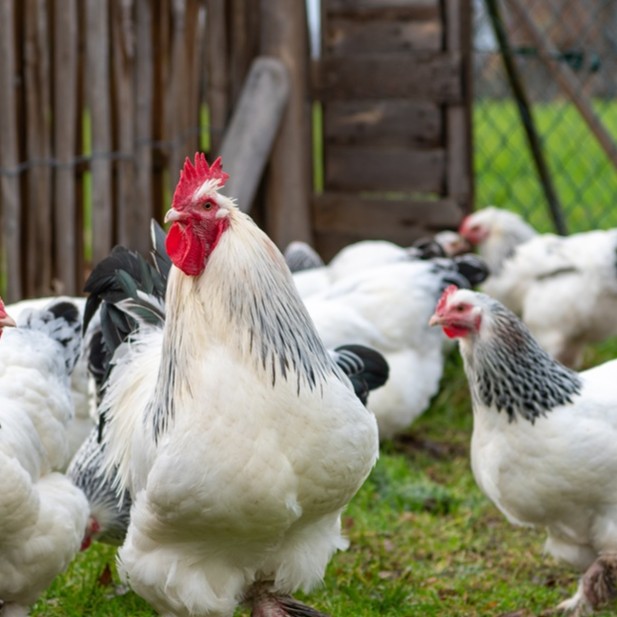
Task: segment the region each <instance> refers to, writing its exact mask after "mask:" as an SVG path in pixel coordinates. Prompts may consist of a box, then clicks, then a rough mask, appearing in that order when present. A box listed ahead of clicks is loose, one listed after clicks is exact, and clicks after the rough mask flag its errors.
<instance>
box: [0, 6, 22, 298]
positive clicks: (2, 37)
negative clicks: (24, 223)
mask: <svg viewBox="0 0 617 617" xmlns="http://www.w3.org/2000/svg"><path fill="white" fill-rule="evenodd" d="M15 44H16V43H15V4H14V3H13V2H11V1H10V0H1V1H0V109H2V113H0V143H1V144H2V148H0V167H3V168H4V172H3V173H2V174H1V175H0V192H1V196H0V197H1V199H0V201H1V203H2V229H1V230H0V234H1V237H2V241H3V242H2V243H3V245H4V253H5V256H6V266H7V285H6V294H5V297H4V300H5V302H7V303H8V302H15V301H17V300H20V299H21V298H22V295H23V293H22V292H23V287H22V278H23V272H22V263H21V238H20V234H21V212H20V204H21V190H20V186H19V182H20V178H19V174H18V173H17V166H18V165H19V136H18V124H17V122H18V115H17V101H18V100H19V97H18V96H17V95H18V88H19V83H20V82H19V80H17V79H16V78H15V73H16V71H17V58H16V53H15Z"/></svg>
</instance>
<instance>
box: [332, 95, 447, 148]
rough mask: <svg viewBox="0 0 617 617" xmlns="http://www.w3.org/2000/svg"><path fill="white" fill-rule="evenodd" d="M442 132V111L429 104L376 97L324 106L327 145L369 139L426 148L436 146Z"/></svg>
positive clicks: (359, 141)
mask: <svg viewBox="0 0 617 617" xmlns="http://www.w3.org/2000/svg"><path fill="white" fill-rule="evenodd" d="M442 133H443V122H442V111H441V109H440V107H439V106H437V105H434V104H432V103H423V102H414V101H401V100H393V101H377V100H375V101H332V102H330V103H328V104H326V105H324V140H325V141H326V144H330V143H338V144H345V143H348V144H351V143H367V142H370V143H371V144H372V145H381V146H383V145H397V146H401V147H402V146H408V147H410V148H418V147H423V148H427V147H437V146H439V145H440V144H441V141H442ZM326 147H328V145H326Z"/></svg>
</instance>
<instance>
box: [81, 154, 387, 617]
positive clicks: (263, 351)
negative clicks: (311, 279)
mask: <svg viewBox="0 0 617 617" xmlns="http://www.w3.org/2000/svg"><path fill="white" fill-rule="evenodd" d="M226 178H227V175H226V174H225V173H224V172H223V171H222V169H221V164H220V160H217V161H215V162H214V163H213V164H212V166H209V165H208V164H207V162H206V160H205V157H204V156H203V155H201V154H198V155H196V158H195V165H193V164H192V163H191V162H190V161H189V160H188V159H187V161H186V163H185V166H184V169H183V171H182V174H181V177H180V181H179V183H178V186H177V187H176V191H175V193H174V198H173V204H172V208H171V210H169V212H168V214H167V217H166V219H167V220H168V221H171V222H172V226H171V229H170V230H169V233H168V236H167V250H168V253H169V255H170V257H171V260H172V262H173V263H174V266H173V267H172V269H171V272H170V275H169V280H168V285H167V293H166V317H165V325H164V330H163V337H162V339H163V340H162V344H161V337H160V333H159V332H158V331H157V330H156V329H150V330H149V331H146V332H144V333H143V334H138V335H135V336H134V337H133V339H132V342H131V343H129V345H128V346H123V347H122V348H121V349H122V352H123V353H122V354H120V355H119V354H118V353H116V358H115V362H116V364H115V367H114V369H113V370H112V372H111V375H110V378H109V382H108V386H107V389H106V393H105V396H104V399H103V402H102V413H103V414H104V415H105V418H106V422H107V423H108V427H107V429H108V430H106V437H105V445H106V448H107V451H106V456H107V461H106V465H107V468H108V469H109V470H110V472H111V473H115V471H116V470H117V473H118V478H119V486H120V488H121V489H128V490H129V492H130V494H131V496H132V498H133V507H132V509H131V520H130V524H129V529H128V533H127V537H126V540H125V542H124V544H123V546H122V547H121V548H120V551H119V569H120V572H121V574H122V575H123V576H124V577H125V579H126V580H127V581H128V583H129V584H130V586H131V587H132V588H133V589H134V590H135V591H136V592H137V593H138V594H139V595H141V596H142V597H143V598H145V599H146V600H147V601H148V602H149V603H150V604H152V606H153V607H154V608H155V609H156V610H157V611H159V612H160V613H162V614H164V615H167V616H169V617H171V616H177V617H189V616H196V615H200V616H208V617H229V616H231V615H232V614H233V612H234V609H235V607H236V606H237V605H238V604H239V603H241V602H247V603H249V604H251V605H252V610H253V615H254V616H255V617H268V616H271V615H277V616H279V617H284V616H288V615H297V616H302V615H307V616H308V615H319V613H318V612H316V611H313V610H312V609H309V608H308V607H305V606H304V605H302V604H301V603H299V602H297V601H296V600H294V599H293V598H291V596H290V594H291V593H293V592H294V591H295V590H297V589H299V588H303V589H305V590H308V589H310V588H311V587H313V586H314V585H315V584H317V583H319V582H320V581H321V580H322V577H323V574H324V570H325V567H326V565H327V563H328V561H329V560H330V557H331V556H332V554H333V553H334V552H335V551H336V550H337V549H340V548H344V547H345V546H346V545H347V542H346V540H345V539H344V538H343V537H342V536H341V528H340V527H341V525H340V515H341V512H342V510H343V508H344V507H345V506H346V504H347V503H348V501H349V500H350V499H351V497H352V496H353V495H354V494H355V492H356V491H357V490H358V488H359V487H360V486H361V484H362V483H363V481H364V480H365V478H366V477H367V475H368V474H369V472H370V470H371V468H372V466H373V465H374V463H375V460H376V458H377V454H378V439H377V425H376V422H375V418H374V416H373V415H372V414H371V413H369V412H368V411H367V410H366V408H365V407H364V406H363V405H362V403H361V402H360V400H359V399H358V398H357V397H356V395H355V394H354V390H353V387H352V385H351V382H350V381H349V380H348V379H347V377H346V376H345V375H344V373H343V372H342V371H341V369H339V368H338V367H337V365H336V364H335V362H334V361H333V360H332V359H331V357H330V355H329V354H328V352H327V351H326V349H325V348H324V346H323V344H322V342H321V340H320V339H319V337H318V336H317V333H316V331H315V328H314V326H313V325H312V323H311V320H310V318H309V317H308V314H307V312H306V309H305V308H304V306H303V305H302V302H301V300H300V298H299V296H298V294H297V292H296V290H295V287H294V284H293V280H292V278H291V274H290V272H289V269H288V268H287V266H286V265H285V261H284V259H283V256H282V255H281V254H280V252H279V251H278V249H277V248H276V247H275V246H274V244H273V243H272V242H271V241H270V240H269V239H268V237H267V236H266V235H265V234H264V233H263V232H262V231H260V230H259V228H258V227H257V226H256V225H255V224H254V223H253V221H252V220H251V219H250V218H249V217H248V216H247V215H245V214H243V213H242V212H240V211H239V210H238V208H237V207H236V206H235V204H234V203H233V202H232V201H231V200H230V199H228V198H226V197H225V196H223V195H221V194H220V193H219V192H218V190H219V189H220V188H221V187H222V186H223V184H224V182H225V180H226ZM96 276H97V274H96V269H95V270H94V271H93V273H92V277H93V278H94V279H96ZM93 278H91V281H90V282H93Z"/></svg>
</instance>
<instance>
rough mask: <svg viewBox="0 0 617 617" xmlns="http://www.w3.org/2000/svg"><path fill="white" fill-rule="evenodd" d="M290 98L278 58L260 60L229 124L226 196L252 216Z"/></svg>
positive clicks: (224, 152) (223, 152)
mask: <svg viewBox="0 0 617 617" xmlns="http://www.w3.org/2000/svg"><path fill="white" fill-rule="evenodd" d="M288 98H289V77H288V75H287V70H286V69H285V65H284V64H283V63H282V62H281V61H280V60H278V59H276V58H271V57H265V56H261V57H259V58H257V59H256V60H255V61H254V62H253V64H252V66H251V69H250V71H249V74H248V75H247V78H246V80H245V83H244V89H243V91H242V94H241V95H240V99H239V100H238V104H237V106H236V109H235V110H234V114H233V116H232V118H231V120H230V122H229V127H228V129H227V132H226V133H225V138H224V140H223V145H222V147H221V157H222V159H223V163H224V165H225V171H226V172H227V173H228V174H229V181H228V182H227V184H226V185H225V187H224V189H223V192H224V193H225V194H226V195H229V196H231V197H234V198H236V199H237V200H238V205H239V206H240V208H241V209H242V210H243V211H244V212H248V211H249V210H250V209H251V206H252V204H253V199H254V197H255V194H256V192H257V188H258V185H259V182H260V180H261V176H262V173H263V170H264V168H265V166H266V163H267V161H268V157H269V155H270V151H271V148H272V144H273V142H274V138H275V137H276V134H277V132H278V130H279V127H280V124H281V120H282V118H283V114H284V112H285V105H286V103H287V100H288Z"/></svg>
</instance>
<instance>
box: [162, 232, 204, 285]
mask: <svg viewBox="0 0 617 617" xmlns="http://www.w3.org/2000/svg"><path fill="white" fill-rule="evenodd" d="M165 248H166V249H167V254H168V255H169V258H170V259H171V261H172V263H173V264H174V265H175V266H176V267H178V268H180V270H182V272H184V274H186V275H187V276H198V275H199V274H201V273H202V272H203V271H204V268H205V267H206V263H205V260H206V255H205V248H204V245H203V243H202V242H200V241H199V239H198V238H196V237H195V234H194V233H193V232H192V231H191V229H190V227H188V226H186V225H181V224H180V223H174V224H173V225H172V226H171V227H170V228H169V232H168V233H167V238H166V239H165Z"/></svg>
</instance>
